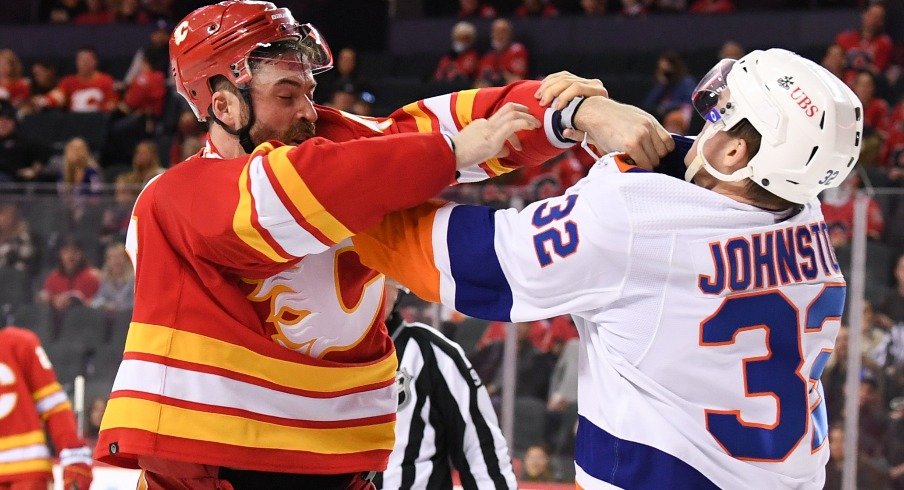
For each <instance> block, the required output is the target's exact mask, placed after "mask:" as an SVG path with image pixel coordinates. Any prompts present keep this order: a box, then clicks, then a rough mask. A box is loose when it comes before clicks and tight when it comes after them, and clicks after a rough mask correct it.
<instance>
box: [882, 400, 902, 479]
mask: <svg viewBox="0 0 904 490" xmlns="http://www.w3.org/2000/svg"><path fill="white" fill-rule="evenodd" d="M888 405H889V413H888V418H889V428H888V432H887V433H886V436H885V455H886V459H887V460H888V464H889V466H891V468H890V469H889V470H888V476H889V479H890V480H891V488H893V489H895V490H901V489H904V396H899V397H896V398H894V399H892V400H891V402H890V403H889V404H888Z"/></svg>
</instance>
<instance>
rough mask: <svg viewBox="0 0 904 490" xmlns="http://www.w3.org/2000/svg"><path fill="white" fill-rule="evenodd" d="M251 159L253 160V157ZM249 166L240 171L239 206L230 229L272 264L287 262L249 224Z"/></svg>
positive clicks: (250, 223)
mask: <svg viewBox="0 0 904 490" xmlns="http://www.w3.org/2000/svg"><path fill="white" fill-rule="evenodd" d="M251 158H252V159H253V158H254V156H252V157H251ZM250 166H251V164H250V161H249V163H248V164H247V165H245V168H243V169H242V174H241V175H240V176H239V204H238V206H237V207H236V208H235V214H234V215H233V217H232V229H233V231H235V234H236V235H238V236H239V238H241V239H242V241H243V242H245V244H247V245H248V246H249V247H251V248H253V249H255V250H257V251H258V252H260V253H262V254H264V255H265V256H266V257H267V258H268V259H270V260H272V261H273V262H278V263H284V262H288V261H289V259H287V258H285V257H283V256H281V255H280V254H278V253H277V252H276V250H274V249H273V247H272V246H271V245H270V244H269V243H267V240H265V239H264V237H263V236H262V235H261V234H260V232H259V231H258V230H257V228H255V227H254V224H253V223H252V222H251V213H252V212H253V211H254V203H253V201H252V200H251V192H250V191H249V190H248V168H249V167H250Z"/></svg>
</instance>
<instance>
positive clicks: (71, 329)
mask: <svg viewBox="0 0 904 490" xmlns="http://www.w3.org/2000/svg"><path fill="white" fill-rule="evenodd" d="M106 338H107V319H106V317H105V316H104V314H103V313H101V312H100V311H98V310H96V309H94V308H91V307H90V306H83V305H75V306H73V307H71V308H69V310H68V311H66V313H65V314H64V315H63V322H62V325H61V326H60V333H59V336H58V337H57V339H56V340H55V341H54V343H55V344H60V343H65V344H71V345H82V346H84V347H85V348H88V349H93V348H96V347H97V346H98V345H101V344H103V343H104V341H105V339H106Z"/></svg>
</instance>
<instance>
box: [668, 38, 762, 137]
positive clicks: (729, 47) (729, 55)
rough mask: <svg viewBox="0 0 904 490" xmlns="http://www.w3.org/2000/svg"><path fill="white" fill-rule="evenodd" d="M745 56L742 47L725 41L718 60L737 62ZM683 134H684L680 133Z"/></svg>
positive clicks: (734, 42)
mask: <svg viewBox="0 0 904 490" xmlns="http://www.w3.org/2000/svg"><path fill="white" fill-rule="evenodd" d="M745 54H747V52H746V51H744V47H743V46H741V44H740V43H738V42H737V41H730V40H729V41H725V44H723V45H722V47H721V48H719V59H722V60H739V59H741V58H743V57H744V55H745ZM681 134H685V133H681Z"/></svg>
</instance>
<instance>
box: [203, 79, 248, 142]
mask: <svg viewBox="0 0 904 490" xmlns="http://www.w3.org/2000/svg"><path fill="white" fill-rule="evenodd" d="M239 93H240V94H242V99H244V100H245V103H246V104H248V122H247V123H245V125H244V126H242V127H241V128H239V129H237V130H236V129H232V128H230V127H229V126H228V125H227V124H226V123H224V122H223V121H221V120H220V118H218V117H217V116H216V115H214V113H213V106H211V107H208V108H207V115H208V116H210V118H211V119H213V120H214V122H216V123H217V124H219V125H220V127H221V128H223V131H226V132H227V133H229V134H231V135H233V136H238V137H239V144H240V145H241V146H242V149H243V150H245V153H248V154H249V155H250V154H251V153H254V149H255V148H257V145H256V144H254V141H252V139H251V126H254V120H255V118H254V105H253V104H252V103H251V89H250V88H248V87H239Z"/></svg>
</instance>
